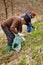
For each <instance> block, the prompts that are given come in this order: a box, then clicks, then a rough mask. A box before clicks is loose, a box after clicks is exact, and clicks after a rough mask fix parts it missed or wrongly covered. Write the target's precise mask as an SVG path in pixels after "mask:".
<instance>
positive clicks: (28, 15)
mask: <svg viewBox="0 0 43 65" xmlns="http://www.w3.org/2000/svg"><path fill="white" fill-rule="evenodd" d="M35 16H36V13H35V12H33V11H32V12H31V13H24V14H22V15H21V18H24V20H25V22H26V23H27V31H28V32H31V31H32V28H33V29H36V28H35V27H34V26H33V25H32V23H31V19H32V18H34V17H35Z"/></svg>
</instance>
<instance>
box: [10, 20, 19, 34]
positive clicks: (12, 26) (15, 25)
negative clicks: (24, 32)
mask: <svg viewBox="0 0 43 65" xmlns="http://www.w3.org/2000/svg"><path fill="white" fill-rule="evenodd" d="M10 30H11V31H12V32H13V33H15V34H18V31H17V20H14V21H13V23H12V25H11V27H10Z"/></svg>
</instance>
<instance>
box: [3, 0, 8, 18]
mask: <svg viewBox="0 0 43 65" xmlns="http://www.w3.org/2000/svg"><path fill="white" fill-rule="evenodd" d="M3 1H4V6H5V13H6V19H7V18H8V12H7V3H6V0H3Z"/></svg>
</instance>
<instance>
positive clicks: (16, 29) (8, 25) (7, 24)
mask: <svg viewBox="0 0 43 65" xmlns="http://www.w3.org/2000/svg"><path fill="white" fill-rule="evenodd" d="M35 15H36V14H35V12H33V11H32V12H31V13H30V14H28V13H25V14H23V15H22V16H21V17H17V16H13V17H11V18H9V19H7V20H5V21H4V22H3V23H2V24H1V27H2V29H3V31H4V32H5V34H6V37H7V40H8V46H9V48H10V47H12V43H13V39H14V38H15V34H18V35H21V36H22V35H23V34H22V33H21V32H22V25H23V24H24V25H27V26H28V25H30V26H31V27H32V28H33V29H35V27H34V26H32V24H31V19H32V18H34V17H35Z"/></svg>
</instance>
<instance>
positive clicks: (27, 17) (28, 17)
mask: <svg viewBox="0 0 43 65" xmlns="http://www.w3.org/2000/svg"><path fill="white" fill-rule="evenodd" d="M21 18H24V20H25V22H26V23H27V25H29V22H30V21H31V16H30V14H28V13H25V14H23V15H22V16H21Z"/></svg>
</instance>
